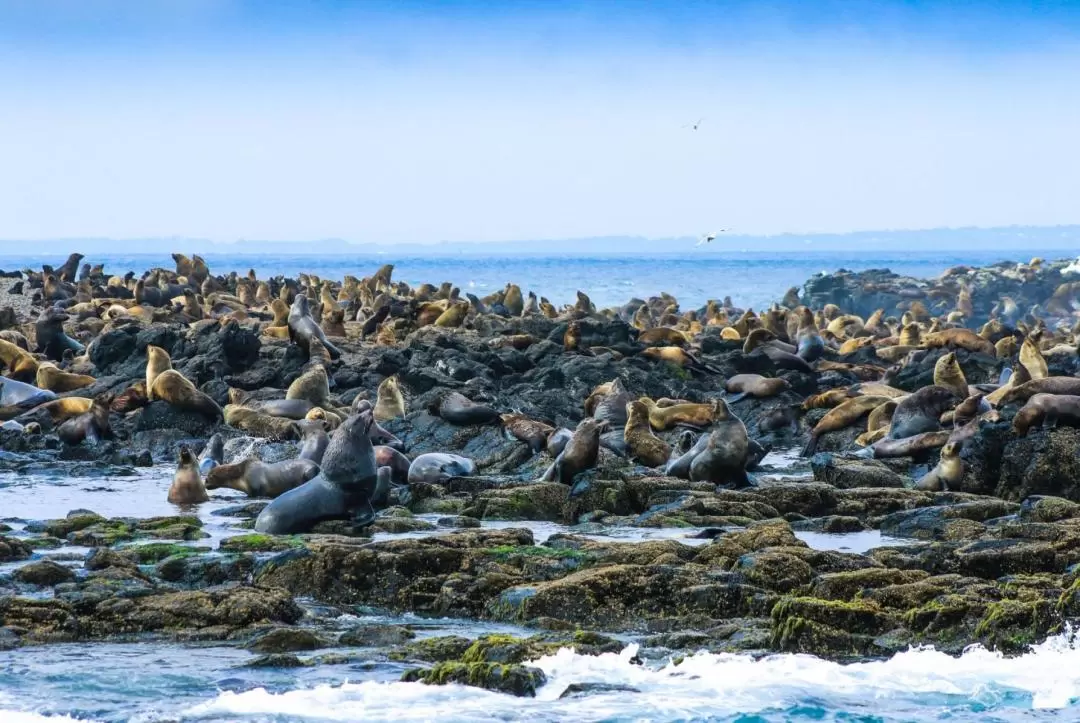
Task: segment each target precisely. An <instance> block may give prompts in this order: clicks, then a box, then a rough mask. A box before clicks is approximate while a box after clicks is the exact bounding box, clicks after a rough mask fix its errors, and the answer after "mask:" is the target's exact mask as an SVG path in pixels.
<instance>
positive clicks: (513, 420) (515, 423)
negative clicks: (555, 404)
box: [499, 414, 555, 454]
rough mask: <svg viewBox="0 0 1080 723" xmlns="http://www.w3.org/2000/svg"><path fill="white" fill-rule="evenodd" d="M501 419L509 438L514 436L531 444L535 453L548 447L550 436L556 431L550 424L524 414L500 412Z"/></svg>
mask: <svg viewBox="0 0 1080 723" xmlns="http://www.w3.org/2000/svg"><path fill="white" fill-rule="evenodd" d="M499 421H501V422H502V426H503V429H504V430H505V432H506V436H507V437H508V438H513V439H517V440H520V441H522V442H524V443H525V444H527V445H529V449H531V450H532V451H533V454H536V453H538V452H541V451H543V450H544V449H545V448H546V447H547V440H548V437H550V436H551V433H552V432H554V431H555V428H554V427H552V426H551V425H550V424H545V423H544V422H540V421H537V420H535V419H529V418H528V417H526V416H525V415H524V414H500V415H499Z"/></svg>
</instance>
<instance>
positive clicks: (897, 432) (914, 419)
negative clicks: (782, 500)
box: [883, 384, 962, 446]
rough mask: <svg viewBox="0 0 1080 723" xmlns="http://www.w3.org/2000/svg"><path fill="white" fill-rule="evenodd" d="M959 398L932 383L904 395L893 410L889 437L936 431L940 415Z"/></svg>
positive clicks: (948, 390) (902, 436)
mask: <svg viewBox="0 0 1080 723" xmlns="http://www.w3.org/2000/svg"><path fill="white" fill-rule="evenodd" d="M961 400H962V398H961V397H960V396H959V395H957V394H956V393H955V392H954V391H953V390H951V389H948V388H947V387H941V386H937V385H933V384H932V385H930V386H928V387H923V388H922V389H920V390H919V391H917V392H914V393H913V394H910V395H908V396H906V397H904V398H903V399H902V400H900V402H899V403H898V404H897V405H896V411H895V412H893V416H892V424H891V425H890V427H889V439H903V438H904V437H914V436H915V435H916V434H922V433H923V432H936V431H937V430H939V429H941V415H942V414H944V413H945V412H947V411H949V410H950V409H952V408H953V407H954V406H955V405H956V404H958V403H959V402H960V401H961ZM883 441H884V440H883ZM942 444H944V442H943V443H942ZM939 446H940V445H939Z"/></svg>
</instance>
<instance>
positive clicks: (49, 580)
mask: <svg viewBox="0 0 1080 723" xmlns="http://www.w3.org/2000/svg"><path fill="white" fill-rule="evenodd" d="M12 577H14V578H15V579H16V580H18V581H19V582H22V583H26V584H27V585H38V586H41V587H52V586H53V585H59V584H60V583H62V582H71V581H72V580H74V579H75V573H74V572H72V570H71V568H69V567H64V566H63V565H60V564H58V563H55V562H53V561H52V560H41V561H40V562H32V563H30V564H29V565H25V566H23V567H20V568H19V569H18V570H16V571H15V572H14V573H13V574H12Z"/></svg>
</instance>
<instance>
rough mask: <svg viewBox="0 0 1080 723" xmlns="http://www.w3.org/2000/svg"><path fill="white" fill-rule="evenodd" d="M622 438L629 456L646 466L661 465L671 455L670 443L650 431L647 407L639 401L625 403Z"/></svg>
mask: <svg viewBox="0 0 1080 723" xmlns="http://www.w3.org/2000/svg"><path fill="white" fill-rule="evenodd" d="M623 439H624V441H625V442H626V447H627V451H628V452H629V456H630V458H631V459H636V460H638V461H639V462H641V463H642V464H643V465H645V466H646V467H661V466H663V465H664V463H665V462H667V459H668V457H669V456H670V455H671V445H669V444H668V443H667V442H665V441H664V440H662V439H660V438H659V437H657V436H656V435H655V434H653V433H652V428H651V424H650V421H649V408H648V407H647V406H645V404H644V403H643V402H641V401H634V402H630V403H629V404H627V405H626V426H625V427H624V429H623Z"/></svg>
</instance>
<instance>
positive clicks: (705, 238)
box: [696, 228, 727, 246]
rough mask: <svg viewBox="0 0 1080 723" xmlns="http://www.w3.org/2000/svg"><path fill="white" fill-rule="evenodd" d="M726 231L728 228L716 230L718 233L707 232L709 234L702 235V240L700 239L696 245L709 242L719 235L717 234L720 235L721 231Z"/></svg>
mask: <svg viewBox="0 0 1080 723" xmlns="http://www.w3.org/2000/svg"><path fill="white" fill-rule="evenodd" d="M726 231H727V229H726V228H722V229H720V231H719V232H716V233H707V234H705V235H704V236H702V237H701V240H700V241H698V242H697V244H696V245H697V246H701V245H702V244H707V243H709V242H710V241H712V240H713V239H714V238H716V237H717V235H719V234H721V233H724V232H726Z"/></svg>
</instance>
